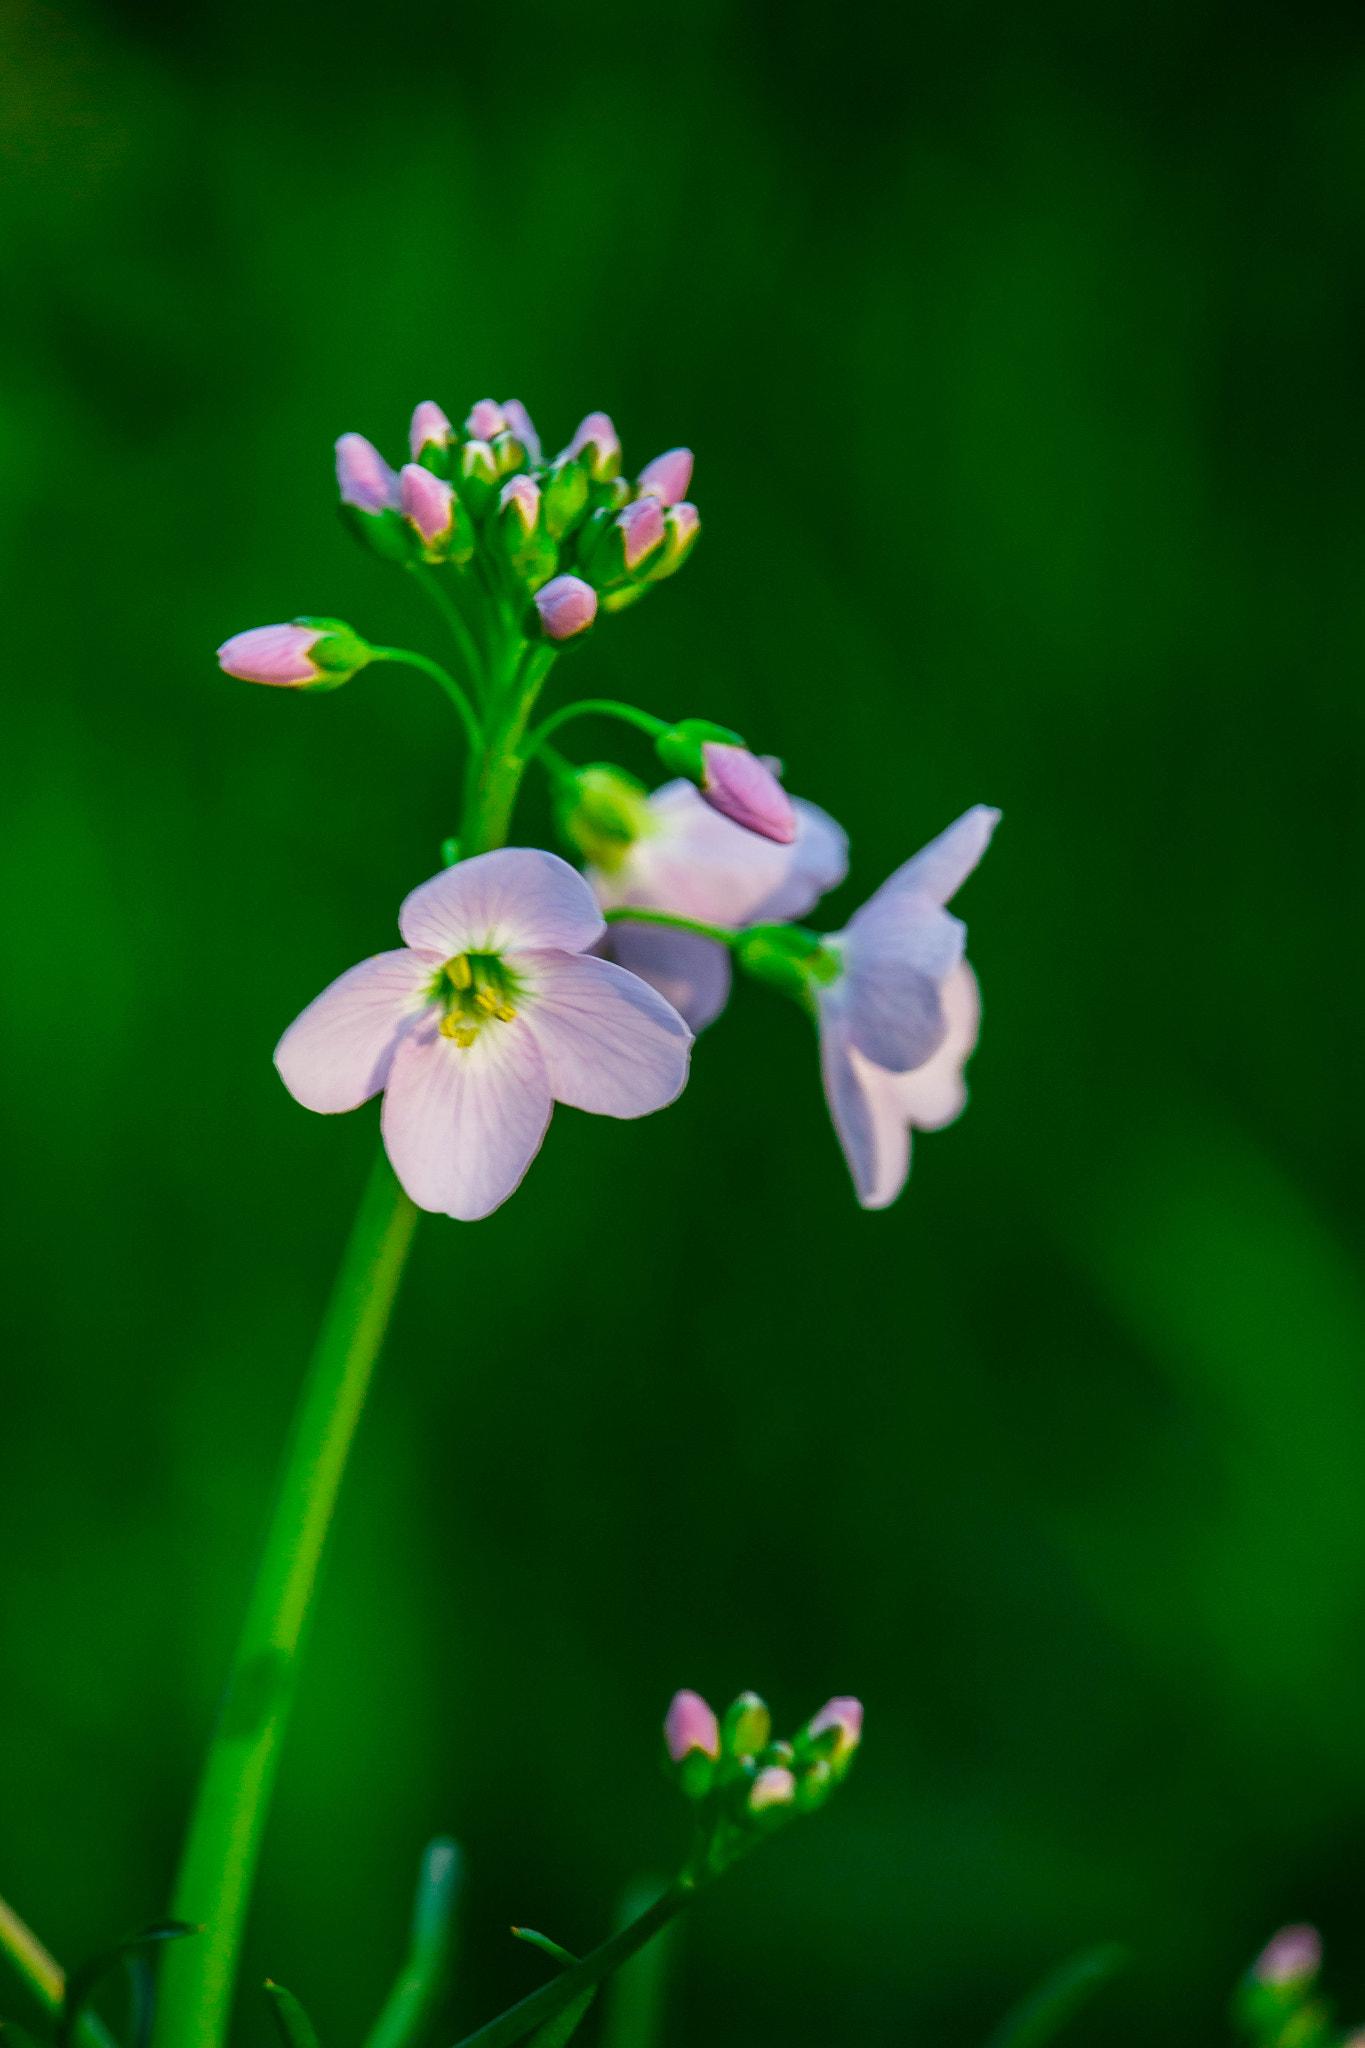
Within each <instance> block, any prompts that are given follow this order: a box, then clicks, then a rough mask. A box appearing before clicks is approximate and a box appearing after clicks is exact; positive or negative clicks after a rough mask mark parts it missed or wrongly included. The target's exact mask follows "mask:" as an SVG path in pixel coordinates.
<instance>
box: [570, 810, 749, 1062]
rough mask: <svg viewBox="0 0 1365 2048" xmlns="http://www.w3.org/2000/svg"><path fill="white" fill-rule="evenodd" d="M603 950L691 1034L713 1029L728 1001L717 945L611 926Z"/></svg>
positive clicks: (726, 956) (725, 965)
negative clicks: (647, 988)
mask: <svg viewBox="0 0 1365 2048" xmlns="http://www.w3.org/2000/svg"><path fill="white" fill-rule="evenodd" d="M749 836H750V837H751V838H752V836H753V835H752V834H750V835H749ZM605 944H606V946H607V948H608V953H607V957H608V958H609V959H612V960H616V961H618V962H619V963H620V965H621V966H622V967H624V968H625V969H626V970H627V971H628V972H629V973H631V974H638V975H639V977H640V979H641V981H647V982H648V983H649V985H650V987H651V988H655V989H657V990H658V991H659V994H660V995H661V996H662V997H663V999H664V1001H665V1002H666V1003H671V1004H672V1006H673V1008H674V1009H675V1010H676V1011H677V1012H678V1015H679V1016H680V1017H681V1018H682V1019H683V1022H684V1023H685V1024H686V1025H687V1027H688V1029H689V1030H691V1031H694V1032H696V1031H704V1030H705V1029H706V1026H707V1025H708V1024H714V1023H715V1021H716V1019H717V1017H719V1015H720V1013H721V1011H722V1010H723V1009H724V1008H725V1005H726V1003H727V1002H728V1001H729V999H730V983H731V980H732V978H733V977H732V973H731V968H730V953H729V949H728V947H725V946H721V945H718V944H717V943H716V941H715V940H714V939H701V938H698V937H697V934H696V933H695V932H670V931H666V930H665V929H664V928H663V927H662V926H660V925H648V924H628V923H624V922H623V923H621V924H613V925H609V926H608V928H607V937H606V940H605Z"/></svg>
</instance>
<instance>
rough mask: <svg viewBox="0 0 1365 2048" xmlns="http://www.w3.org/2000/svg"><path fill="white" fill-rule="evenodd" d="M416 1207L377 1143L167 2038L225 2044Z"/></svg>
mask: <svg viewBox="0 0 1365 2048" xmlns="http://www.w3.org/2000/svg"><path fill="white" fill-rule="evenodd" d="M416 1221H417V1210H416V1208H415V1206H414V1205H413V1203H412V1202H411V1201H410V1199H409V1198H408V1196H407V1195H406V1194H405V1193H404V1192H403V1190H402V1188H401V1187H400V1186H399V1185H398V1182H397V1180H396V1179H395V1178H394V1174H393V1169H392V1168H391V1167H390V1165H389V1163H388V1160H387V1159H386V1158H385V1156H384V1154H383V1153H382V1152H381V1153H380V1155H379V1158H378V1160H377V1161H376V1162H375V1166H374V1170H373V1172H372V1173H371V1176H370V1181H369V1185H368V1187H367V1188H366V1191H365V1195H364V1198H363V1200H362V1202H361V1205H360V1211H359V1214H358V1215H357V1217H356V1221H355V1226H354V1228H353V1230H352V1232H351V1239H350V1243H349V1244H348V1246H347V1248H346V1254H345V1257H344V1259H343V1260H342V1265H341V1272H340V1274H339V1275H338V1277H337V1282H336V1286H335V1287H334V1289H333V1291H332V1298H331V1301H330V1303H329V1304H328V1308H327V1314H326V1317H325V1319H324V1321H323V1326H322V1332H321V1335H320V1336H319V1338H318V1344H317V1349H316V1351H315V1352H314V1354H313V1362H312V1364H311V1366H310V1367H309V1370H308V1377H307V1379H306V1381H305V1383H304V1388H303V1393H302V1396H301V1399H300V1404H299V1408H298V1411H297V1414H296V1418H295V1424H294V1433H293V1437H292V1440H291V1443H290V1446H289V1450H288V1453H287V1455H286V1459H285V1467H284V1474H283V1477H282V1479H281V1482H280V1489H279V1494H278V1496H277V1498H276V1502H275V1508H274V1512H273V1514H272V1516H271V1520H270V1527H269V1531H268V1534H267V1536H266V1542H265V1548H264V1550H263V1552H262V1554H261V1561H260V1565H259V1568H258V1570H257V1575H256V1584H255V1587H254V1589H253V1591H252V1595H251V1604H250V1607H249V1608H248V1610H247V1617H246V1621H245V1624H244V1625H243V1628H242V1634H241V1638H240V1640H239V1642H238V1645H237V1654H236V1657H235V1658H234V1660H233V1665H232V1672H231V1676H230V1678H229V1681H228V1689H227V1694H226V1697H225V1699H224V1703H223V1708H222V1712H221V1715H220V1718H219V1722H218V1727H217V1729H216V1730H215V1733H214V1736H213V1740H212V1743H211V1745H210V1748H209V1753H208V1758H207V1761H206V1763H205V1767H204V1772H203V1776H202V1777H201V1779H200V1783H199V1790H198V1795H197V1798H196V1801H195V1806H194V1812H193V1815H192V1818H191V1821H190V1830H189V1838H188V1840H187V1842H186V1844H185V1850H184V1854H183V1856H182V1858H181V1864H180V1872H179V1877H178V1879H177V1882H176V1887H175V1895H174V1899H173V1902H172V1907H171V1910H172V1913H173V1914H174V1916H175V1917H176V1918H177V1919H182V1920H191V1921H195V1922H197V1923H202V1925H203V1927H204V1932H203V1934H202V1935H200V1936H199V1937H198V1938H197V1939H195V1940H193V1941H186V1942H181V1943H177V1944H176V1947H175V1948H174V1949H172V1950H171V1951H170V1953H169V1954H168V1955H167V1956H166V1958H165V1962H164V1965H163V1973H162V1978H161V1995H160V1999H159V2001H158V2012H157V2032H156V2039H157V2041H158V2043H160V2044H161V2048H219V2044H220V2043H221V2042H222V2041H223V2039H224V2037H225V2035H226V2032H227V2024H228V2014H229V2007H230V2003H231V1998H232V1989H233V1981H234V1978H235V1976H236V1970H237V1960H238V1951H239V1948H240V1945H241V1936H242V1929H243V1925H244V1922H245V1919H246V1911H247V1905H248V1902H249V1900H250V1896H251V1888H252V1882H253V1879H254V1877H255V1872H256V1862H257V1858H258V1856H259V1854H260V1847H261V1836H262V1834H263V1832H264V1828H265V1819H266V1813H267V1811H268V1809H269V1804H270V1794H271V1791H272V1789H273V1784H274V1778H275V1772H276V1768H277V1765H278V1762H279V1752H280V1744H281V1741H282V1738H283V1735H284V1730H285V1724H286V1721H287V1719H288V1715H289V1709H290V1706H291V1705H292V1703H293V1697H294V1687H295V1679H296V1674H297V1668H298V1658H299V1648H300V1642H301V1639H302V1636H303V1630H304V1623H305V1620H306V1618H307V1614H308V1608H309V1604H310V1601H311V1599H312V1595H313V1590H314V1585H315V1581H316V1577H317V1570H318V1565H319V1562H320V1560H321V1557H322V1550H323V1545H324V1543H325V1542H326V1539H327V1532H328V1530H329V1528H330V1526H331V1521H332V1512H333V1509H334V1508H335V1506H336V1498H337V1491H338V1488H339V1487H340V1485H341V1477H342V1473H343V1472H344V1470H345V1467H346V1459H347V1455H348V1453H349V1451H350V1448H351V1443H352V1440H353V1438H354V1436H355V1430H356V1425H357V1423H358V1422H359V1420H360V1412H361V1409H362V1407H363V1406H364V1402H365V1395H366V1392H367V1391H368V1388H369V1384H370V1377H371V1374H372V1372H373V1370H374V1364H375V1360H376V1358H377V1357H378V1355H379V1348H380V1345H381V1344H382V1342H383V1339H384V1332H385V1329H386V1327H387V1325H388V1319H389V1311H390V1309H391V1308H392V1306H393V1300H394V1296H395V1295H396V1293H397V1291H398V1283H399V1280H400V1278H401V1277H402V1272H403V1267H404V1264H405V1263H406V1260H407V1255H408V1249H409V1247H410V1245H411V1243H412V1233H413V1227H414V1225H415V1223H416Z"/></svg>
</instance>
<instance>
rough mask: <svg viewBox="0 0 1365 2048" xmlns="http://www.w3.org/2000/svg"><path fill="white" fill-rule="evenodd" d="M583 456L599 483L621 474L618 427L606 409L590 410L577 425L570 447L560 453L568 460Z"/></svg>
mask: <svg viewBox="0 0 1365 2048" xmlns="http://www.w3.org/2000/svg"><path fill="white" fill-rule="evenodd" d="M572 456H580V457H581V458H582V461H583V464H584V466H585V468H586V469H587V472H588V475H589V476H590V477H591V478H592V480H593V482H594V483H595V484H605V483H610V482H611V480H612V478H613V477H617V476H619V475H620V474H621V443H620V441H619V440H618V439H617V435H616V429H615V427H614V426H613V425H612V423H611V421H610V419H609V418H608V416H607V414H606V413H604V412H590V413H588V414H587V415H586V416H585V417H584V418H583V419H581V420H580V421H579V422H578V425H577V426H576V427H575V428H574V436H573V439H572V441H570V443H569V445H568V447H567V448H566V449H564V450H563V452H562V453H561V454H560V456H559V457H558V460H559V461H560V462H564V461H566V460H567V459H569V458H570V457H572Z"/></svg>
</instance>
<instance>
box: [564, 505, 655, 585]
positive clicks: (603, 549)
mask: <svg viewBox="0 0 1365 2048" xmlns="http://www.w3.org/2000/svg"><path fill="white" fill-rule="evenodd" d="M663 537H664V514H663V507H662V506H661V505H660V503H659V501H658V499H657V498H633V499H632V500H631V502H630V504H628V505H623V506H622V508H621V510H620V511H619V512H618V513H617V515H616V517H615V518H614V519H613V518H612V517H611V515H610V513H608V512H604V511H599V512H595V513H594V514H593V516H592V518H591V519H590V520H589V521H588V524H587V526H586V527H585V528H584V529H583V531H582V533H581V534H580V536H579V541H578V549H579V554H580V555H581V556H582V557H583V560H584V566H585V568H586V570H587V573H588V575H589V577H590V578H591V579H592V581H593V582H594V583H595V584H596V586H597V588H598V589H599V590H611V589H612V588H613V587H614V586H616V585H618V584H620V583H623V582H625V581H626V580H627V579H628V578H630V577H631V576H633V575H634V573H635V572H636V571H637V570H641V565H642V564H643V563H645V562H646V561H647V560H648V558H649V556H650V555H651V554H652V553H653V552H654V550H655V549H656V548H658V547H659V546H660V545H661V543H662V541H663Z"/></svg>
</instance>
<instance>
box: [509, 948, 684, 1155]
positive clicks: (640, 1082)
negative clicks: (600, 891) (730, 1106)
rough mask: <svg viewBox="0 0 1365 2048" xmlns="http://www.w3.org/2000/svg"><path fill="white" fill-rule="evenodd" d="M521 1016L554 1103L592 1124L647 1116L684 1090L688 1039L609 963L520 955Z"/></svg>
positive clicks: (656, 1002)
mask: <svg viewBox="0 0 1365 2048" xmlns="http://www.w3.org/2000/svg"><path fill="white" fill-rule="evenodd" d="M516 971H517V972H518V974H520V975H523V976H524V977H525V979H526V982H527V985H528V989H529V991H530V992H531V993H532V995H533V1000H530V1001H526V1002H525V1005H524V1008H523V1009H522V1015H523V1016H524V1017H525V1019H526V1024H527V1028H528V1029H529V1030H530V1031H531V1032H532V1033H533V1034H534V1036H535V1040H536V1043H537V1045H538V1046H539V1047H540V1054H541V1058H542V1059H543V1061H544V1063H545V1071H546V1073H547V1075H548V1076H549V1081H550V1087H551V1089H552V1091H553V1093H554V1095H555V1097H556V1099H557V1100H558V1101H560V1102H567V1103H570V1104H572V1106H573V1107H574V1108H575V1109H586V1110H591V1111H592V1112H593V1113H594V1115H596V1116H620V1117H635V1116H648V1115H649V1114H650V1112H651V1111H652V1110H656V1109H662V1108H663V1107H664V1106H665V1104H666V1103H669V1102H672V1101H673V1100H674V1099H675V1097H677V1096H678V1095H680V1094H681V1093H682V1091H683V1088H684V1086H685V1085H686V1082H687V1061H688V1055H689V1053H690V1052H691V1049H692V1034H691V1032H690V1031H689V1030H688V1028H687V1026H686V1025H685V1024H684V1022H683V1020H682V1018H681V1017H680V1016H679V1015H678V1013H677V1011H676V1010H675V1009H673V1008H672V1006H671V1005H670V1004H669V1003H666V1002H665V1001H664V999H663V997H662V996H661V995H659V994H658V992H657V991H656V990H655V989H653V988H651V987H650V986H649V985H648V983H646V982H644V981H641V980H640V979H639V977H638V976H637V975H634V974H628V973H627V972H626V970H625V968H624V967H618V966H617V965H616V963H615V962H614V961H612V960H597V959H590V958H583V957H581V956H578V955H568V954H564V953H528V954H523V955H521V956H520V957H519V958H518V959H517V961H516Z"/></svg>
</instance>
